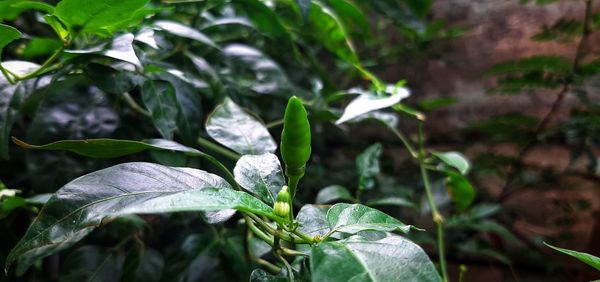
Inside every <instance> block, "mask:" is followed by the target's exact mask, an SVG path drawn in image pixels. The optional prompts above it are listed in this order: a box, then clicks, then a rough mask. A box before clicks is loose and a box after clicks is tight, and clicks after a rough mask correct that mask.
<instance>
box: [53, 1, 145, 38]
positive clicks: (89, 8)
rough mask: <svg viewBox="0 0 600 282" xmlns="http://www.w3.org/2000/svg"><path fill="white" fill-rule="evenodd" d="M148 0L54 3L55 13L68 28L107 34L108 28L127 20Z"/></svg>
mask: <svg viewBox="0 0 600 282" xmlns="http://www.w3.org/2000/svg"><path fill="white" fill-rule="evenodd" d="M146 3H148V0H94V1H87V0H62V1H60V2H59V3H58V5H56V9H55V15H56V16H57V17H59V18H60V19H61V20H62V22H64V23H65V24H66V25H67V26H68V27H69V29H78V30H80V31H81V32H87V33H96V34H100V35H107V34H106V33H107V31H108V29H109V28H110V27H111V26H113V25H115V24H118V23H119V22H123V21H127V20H128V19H129V18H131V16H132V15H133V14H135V12H136V11H137V10H139V9H141V8H142V7H144V6H145V5H146Z"/></svg>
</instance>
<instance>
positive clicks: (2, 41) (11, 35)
mask: <svg viewBox="0 0 600 282" xmlns="http://www.w3.org/2000/svg"><path fill="white" fill-rule="evenodd" d="M19 38H21V33H20V32H19V31H18V30H17V29H16V28H14V27H12V26H9V25H5V24H0V54H2V49H3V48H4V47H6V45H8V44H9V43H11V42H12V41H14V40H17V39H19Z"/></svg>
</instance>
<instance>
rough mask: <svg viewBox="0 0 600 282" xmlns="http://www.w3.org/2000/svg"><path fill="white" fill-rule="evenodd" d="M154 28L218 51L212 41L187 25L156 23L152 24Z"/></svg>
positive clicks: (169, 22)
mask: <svg viewBox="0 0 600 282" xmlns="http://www.w3.org/2000/svg"><path fill="white" fill-rule="evenodd" d="M154 26H155V27H157V28H159V29H161V30H163V31H166V32H168V33H171V34H173V35H177V36H179V37H184V38H188V39H192V40H195V41H198V42H200V43H202V44H205V45H208V46H210V47H213V48H215V49H219V47H218V46H217V44H216V43H215V42H213V41H212V39H210V37H208V36H206V35H204V34H203V33H201V32H200V31H198V30H195V29H193V28H191V27H189V26H187V25H183V24H180V23H177V22H173V21H157V22H155V23H154Z"/></svg>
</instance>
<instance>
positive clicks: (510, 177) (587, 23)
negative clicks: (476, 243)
mask: <svg viewBox="0 0 600 282" xmlns="http://www.w3.org/2000/svg"><path fill="white" fill-rule="evenodd" d="M591 16H592V0H586V1H585V16H584V17H585V18H584V22H583V35H582V36H581V39H580V40H579V43H578V44H577V51H576V53H575V57H574V58H573V66H572V69H571V75H574V74H576V73H577V70H578V69H579V65H580V64H581V60H582V59H583V57H584V55H585V45H586V43H587V41H588V38H589V36H590V34H591V32H592V29H591ZM572 83H573V78H572V77H569V78H566V79H565V81H564V82H563V86H562V88H561V90H560V91H559V92H558V94H557V95H556V99H555V100H554V103H552V106H551V107H550V110H549V111H548V113H546V115H545V116H544V118H543V119H542V120H541V121H540V123H539V124H538V125H537V126H536V128H535V130H534V131H533V133H532V134H531V136H532V138H531V139H530V140H529V142H527V143H526V144H525V146H523V147H522V148H521V150H519V153H518V154H517V161H516V163H515V164H514V165H512V166H510V167H509V169H508V173H507V176H506V181H505V183H504V186H503V187H502V190H501V191H502V192H501V193H500V196H499V198H498V201H500V202H503V201H504V200H506V198H507V195H508V194H510V192H509V190H510V186H511V185H512V183H513V181H514V178H515V176H516V174H517V171H518V170H520V168H521V166H522V165H523V164H522V163H523V158H524V157H525V155H526V154H527V153H529V151H531V149H532V148H533V147H534V146H535V145H536V144H537V143H538V142H539V138H538V136H539V135H540V134H541V133H542V132H543V131H544V130H545V129H546V127H547V126H548V124H549V123H550V120H551V119H552V117H553V116H554V115H555V114H556V112H557V111H558V108H559V107H560V105H561V104H562V101H563V100H564V98H565V96H566V95H567V93H568V92H569V90H570V88H571V85H572Z"/></svg>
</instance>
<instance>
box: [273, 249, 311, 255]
mask: <svg viewBox="0 0 600 282" xmlns="http://www.w3.org/2000/svg"><path fill="white" fill-rule="evenodd" d="M280 250H281V252H282V253H283V254H284V255H288V256H295V257H297V256H302V257H308V256H309V255H307V254H305V253H303V252H299V251H296V250H292V249H288V248H286V247H281V248H280Z"/></svg>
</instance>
